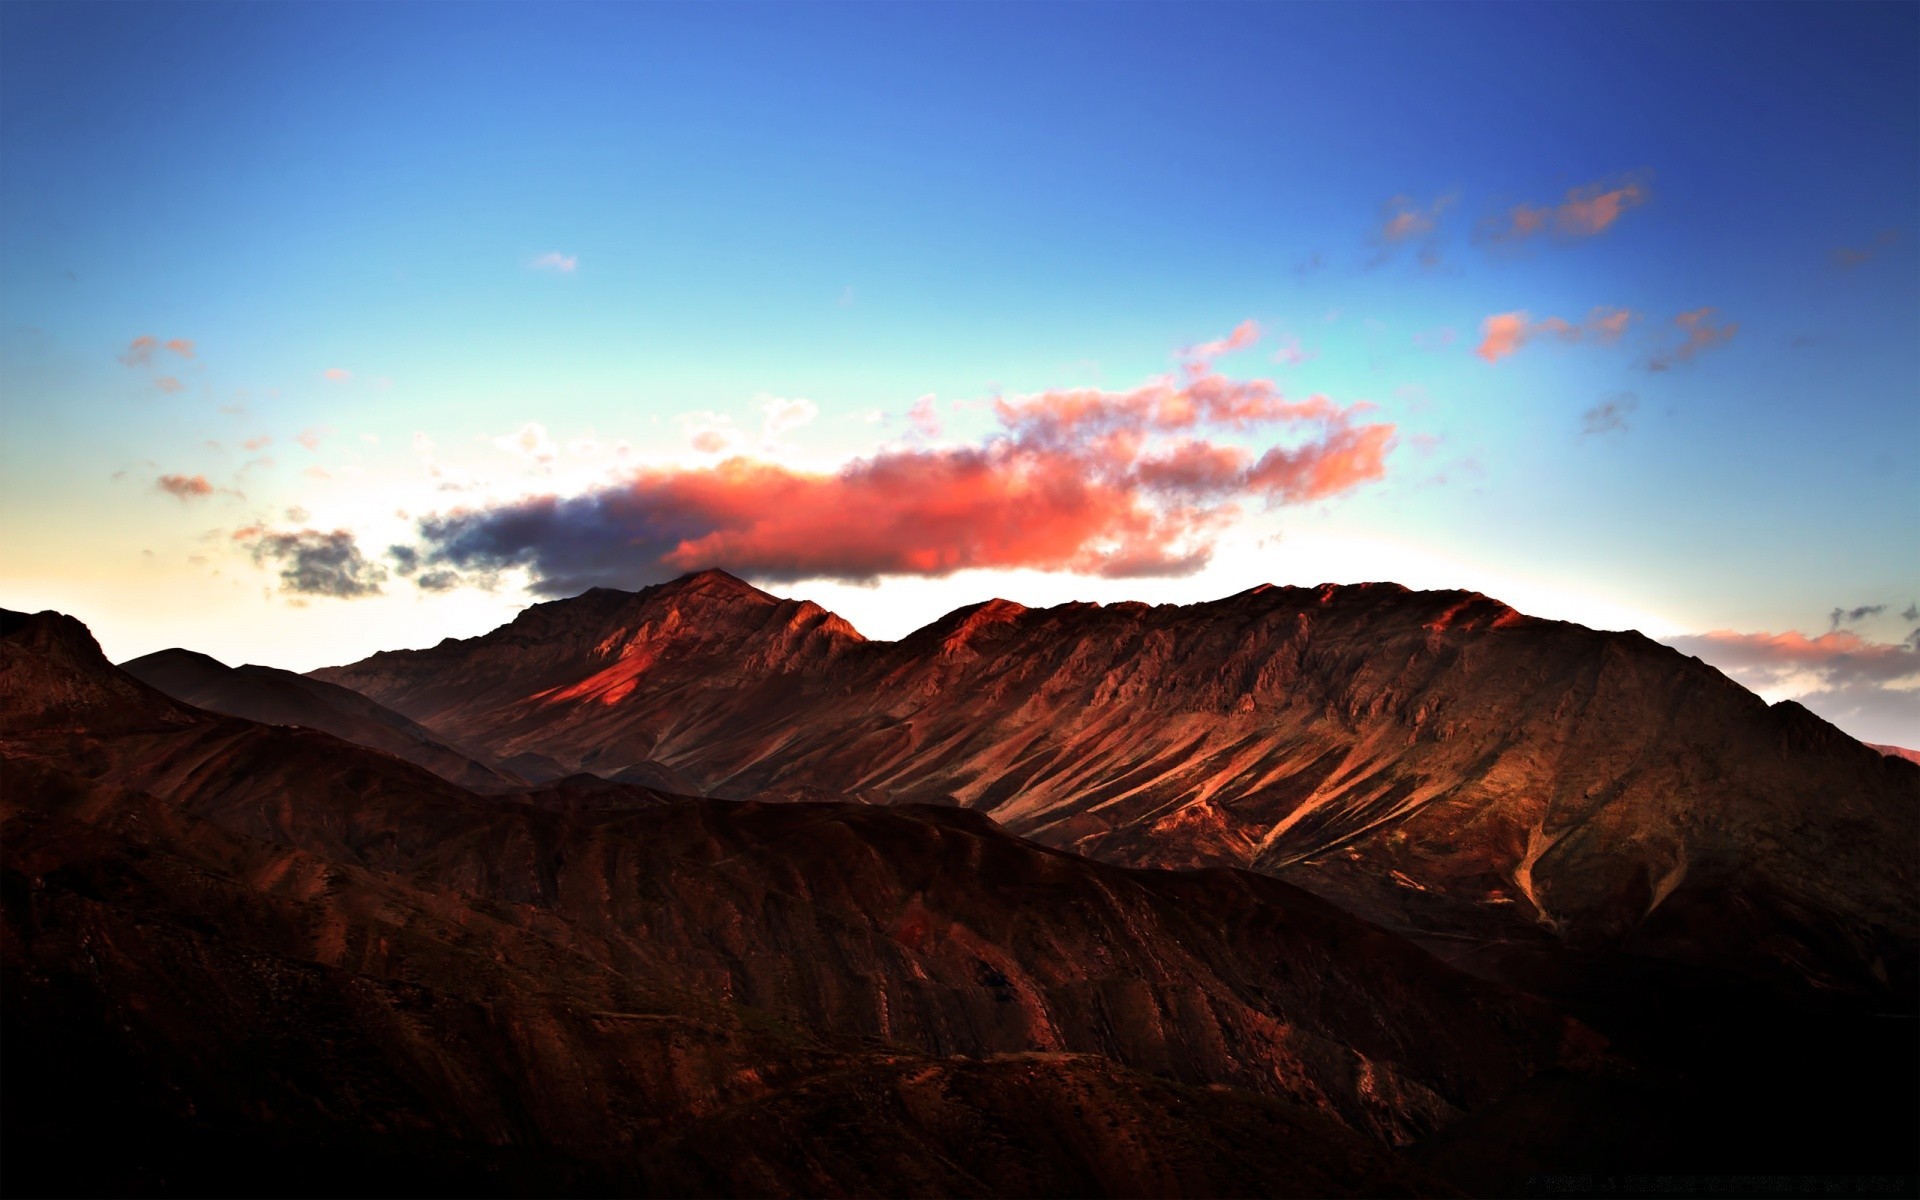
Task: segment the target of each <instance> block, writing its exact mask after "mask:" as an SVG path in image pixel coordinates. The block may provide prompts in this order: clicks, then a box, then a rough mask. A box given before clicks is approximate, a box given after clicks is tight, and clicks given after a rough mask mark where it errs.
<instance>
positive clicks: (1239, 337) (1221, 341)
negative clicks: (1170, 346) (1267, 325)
mask: <svg viewBox="0 0 1920 1200" xmlns="http://www.w3.org/2000/svg"><path fill="white" fill-rule="evenodd" d="M1259 340H1260V323H1259V322H1258V321H1253V320H1246V321H1242V322H1240V323H1239V324H1238V325H1235V326H1234V327H1233V332H1232V333H1229V334H1228V335H1227V336H1226V337H1223V338H1215V339H1213V340H1212V341H1210V342H1201V343H1200V344H1199V345H1197V346H1188V347H1187V348H1186V349H1185V350H1184V351H1182V352H1181V355H1180V357H1182V358H1184V359H1186V360H1187V361H1188V362H1189V363H1196V364H1197V363H1209V362H1212V361H1213V360H1214V359H1216V358H1219V357H1220V356H1221V355H1222V354H1231V353H1233V352H1234V351H1235V350H1245V349H1246V348H1247V347H1248V346H1251V345H1253V344H1254V343H1255V342H1257V341H1259Z"/></svg>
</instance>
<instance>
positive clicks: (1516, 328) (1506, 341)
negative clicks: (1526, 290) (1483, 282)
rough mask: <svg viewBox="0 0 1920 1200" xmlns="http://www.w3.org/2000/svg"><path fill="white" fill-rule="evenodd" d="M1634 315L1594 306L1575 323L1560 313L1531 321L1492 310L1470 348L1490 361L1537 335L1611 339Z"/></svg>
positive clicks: (1520, 314) (1573, 339)
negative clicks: (1580, 320) (1560, 315)
mask: <svg viewBox="0 0 1920 1200" xmlns="http://www.w3.org/2000/svg"><path fill="white" fill-rule="evenodd" d="M1634 315H1635V314H1633V313H1632V312H1630V311H1628V310H1627V309H1624V308H1605V307H1602V308H1596V309H1594V310H1593V311H1592V312H1589V313H1588V314H1587V319H1586V320H1585V321H1583V322H1582V323H1580V324H1578V325H1575V324H1573V323H1572V322H1570V321H1567V320H1565V319H1564V318H1561V317H1542V318H1540V319H1539V320H1538V321H1534V320H1530V319H1529V318H1528V316H1527V314H1526V313H1524V312H1509V313H1495V314H1494V315H1493V316H1490V317H1488V318H1487V319H1486V320H1484V321H1482V322H1481V323H1480V344H1479V345H1478V346H1477V347H1475V348H1474V351H1473V352H1474V353H1475V354H1478V355H1479V356H1480V357H1481V358H1484V359H1486V360H1487V361H1488V362H1490V363H1492V362H1499V361H1500V360H1501V359H1503V358H1506V357H1507V356H1508V355H1511V354H1514V353H1516V352H1518V351H1519V349H1520V347H1521V346H1524V345H1526V344H1527V343H1528V342H1530V341H1534V340H1537V339H1539V338H1550V339H1552V340H1554V341H1560V342H1578V341H1582V340H1584V339H1587V338H1592V339H1593V340H1594V341H1597V342H1614V341H1618V340H1619V339H1620V335H1621V334H1622V333H1624V332H1626V328H1627V325H1628V323H1630V322H1631V321H1632V320H1633V319H1634Z"/></svg>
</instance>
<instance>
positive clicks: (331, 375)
mask: <svg viewBox="0 0 1920 1200" xmlns="http://www.w3.org/2000/svg"><path fill="white" fill-rule="evenodd" d="M320 377H321V378H322V379H325V380H327V381H328V382H329V383H345V382H346V381H347V380H349V379H352V378H353V372H352V371H349V370H347V369H346V368H345V367H328V368H327V369H326V370H324V371H322V372H320Z"/></svg>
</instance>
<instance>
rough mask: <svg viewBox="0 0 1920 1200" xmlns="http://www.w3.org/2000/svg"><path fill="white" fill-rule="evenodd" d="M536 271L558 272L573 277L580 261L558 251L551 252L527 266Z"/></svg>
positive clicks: (575, 257)
mask: <svg viewBox="0 0 1920 1200" xmlns="http://www.w3.org/2000/svg"><path fill="white" fill-rule="evenodd" d="M527 265H528V266H530V267H532V268H533V269H534V270H536V271H557V272H559V273H560V274H562V275H571V274H572V273H573V271H574V268H576V267H578V266H579V265H580V259H579V258H578V257H577V256H575V255H572V254H562V253H560V252H559V251H558V250H549V251H548V252H547V253H545V254H542V255H540V256H539V257H537V258H535V259H534V260H533V261H532V262H531V263H528V264H527Z"/></svg>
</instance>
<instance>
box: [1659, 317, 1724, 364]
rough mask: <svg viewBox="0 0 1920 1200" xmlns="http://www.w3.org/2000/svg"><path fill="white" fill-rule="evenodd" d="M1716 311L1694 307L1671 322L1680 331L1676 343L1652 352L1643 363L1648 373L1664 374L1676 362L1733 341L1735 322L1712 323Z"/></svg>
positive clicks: (1684, 360)
mask: <svg viewBox="0 0 1920 1200" xmlns="http://www.w3.org/2000/svg"><path fill="white" fill-rule="evenodd" d="M1716 311H1717V310H1715V309H1711V308H1696V309H1694V310H1693V311H1692V312H1683V313H1681V314H1680V315H1679V316H1677V317H1675V318H1674V319H1673V323H1674V324H1675V325H1677V326H1678V327H1679V328H1680V332H1681V338H1680V343H1679V344H1678V345H1676V346H1670V347H1668V348H1667V349H1665V350H1662V351H1660V352H1658V353H1656V354H1655V355H1654V356H1653V357H1652V358H1651V359H1649V360H1648V362H1647V370H1649V371H1666V370H1670V369H1671V368H1673V367H1674V366H1676V365H1678V364H1680V363H1689V362H1692V361H1693V360H1694V359H1695V358H1697V357H1698V356H1700V355H1701V354H1704V353H1706V352H1707V351H1708V350H1711V349H1713V348H1714V347H1715V346H1719V345H1723V344H1724V343H1726V342H1730V341H1732V340H1733V335H1734V334H1736V333H1738V332H1740V323H1739V322H1738V321H1728V322H1726V323H1724V324H1721V325H1715V324H1714V323H1713V314H1714V313H1715V312H1716Z"/></svg>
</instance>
